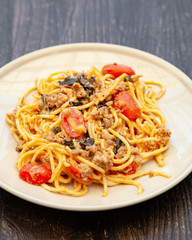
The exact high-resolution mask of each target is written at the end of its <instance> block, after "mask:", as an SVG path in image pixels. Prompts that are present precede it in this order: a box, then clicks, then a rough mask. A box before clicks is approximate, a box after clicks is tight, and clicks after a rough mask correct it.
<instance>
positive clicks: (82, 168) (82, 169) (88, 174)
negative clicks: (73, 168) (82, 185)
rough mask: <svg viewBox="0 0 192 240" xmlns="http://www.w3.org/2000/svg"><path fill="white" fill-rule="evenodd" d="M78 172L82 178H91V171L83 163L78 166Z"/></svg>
mask: <svg viewBox="0 0 192 240" xmlns="http://www.w3.org/2000/svg"><path fill="white" fill-rule="evenodd" d="M78 170H79V172H80V174H81V177H82V178H88V177H91V174H92V172H93V170H92V169H91V168H90V167H89V166H88V165H87V164H85V163H80V164H78Z"/></svg>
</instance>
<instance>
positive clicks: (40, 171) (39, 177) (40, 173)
mask: <svg viewBox="0 0 192 240" xmlns="http://www.w3.org/2000/svg"><path fill="white" fill-rule="evenodd" d="M51 175H52V171H51V170H50V169H49V168H47V167H46V166H45V165H43V164H32V163H31V164H25V165H24V166H23V167H22V168H21V169H20V171H19V177H20V178H21V179H22V180H23V181H25V182H27V183H30V184H33V185H40V184H43V183H47V182H48V181H49V179H50V178H51Z"/></svg>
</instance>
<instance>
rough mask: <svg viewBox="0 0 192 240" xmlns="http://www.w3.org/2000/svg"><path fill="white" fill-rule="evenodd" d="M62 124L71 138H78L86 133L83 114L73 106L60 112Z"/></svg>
mask: <svg viewBox="0 0 192 240" xmlns="http://www.w3.org/2000/svg"><path fill="white" fill-rule="evenodd" d="M61 121H62V126H63V128H64V130H65V131H66V133H67V134H68V135H69V136H70V137H72V138H79V137H81V136H83V135H84V134H85V133H86V127H85V119H84V117H83V114H82V113H81V112H80V111H79V110H77V109H75V108H66V109H65V110H64V111H63V112H62V114H61Z"/></svg>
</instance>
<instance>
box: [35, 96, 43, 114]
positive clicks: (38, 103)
mask: <svg viewBox="0 0 192 240" xmlns="http://www.w3.org/2000/svg"><path fill="white" fill-rule="evenodd" d="M36 107H37V109H39V110H40V111H41V110H42V109H43V100H42V99H41V98H40V99H39V100H38V101H37V103H36Z"/></svg>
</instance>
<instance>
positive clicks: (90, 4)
mask: <svg viewBox="0 0 192 240" xmlns="http://www.w3.org/2000/svg"><path fill="white" fill-rule="evenodd" d="M74 42H104V43H114V44H120V45H124V46H129V47H134V48H138V49H141V50H144V51H147V52H150V53H152V54H155V55H157V56H159V57H161V58H163V59H165V60H167V61H169V62H171V63H172V64H174V65H175V66H177V67H178V68H180V69H181V70H182V71H183V72H185V73H186V74H187V75H188V76H189V77H190V78H192V65H191V63H192V45H191V43H192V1H191V0H183V1H182V0H137V1H136V0H119V1H118V0H76V1H75V0H55V1H54V0H27V1H26V0H0V66H3V65H5V64H6V63H8V62H10V61H11V60H13V59H15V58H17V57H19V56H21V55H23V54H26V53H29V52H31V51H34V50H37V49H40V48H44V47H48V46H53V45H58V44H66V43H74ZM191 189H192V175H189V176H188V177H187V178H186V179H185V180H183V181H182V182H181V183H180V184H179V185H177V186H176V187H174V188H173V189H171V190H169V191H168V192H166V193H164V194H162V195H160V196H158V197H156V198H154V199H151V200H149V201H146V202H144V203H141V204H138V205H135V206H130V207H126V208H123V209H117V210H112V211H106V212H85V213H84V212H68V211H59V210H55V209H49V208H46V207H42V206H38V205H35V204H32V203H29V202H26V201H24V200H22V199H19V198H17V197H15V196H13V195H11V194H9V193H8V192H6V191H4V190H2V189H1V190H0V239H26V240H27V239H34V240H37V239H66V240H68V239H83V240H84V239H85V240H86V239H92V240H93V239H94V240H95V239H146V240H148V239H174V240H175V239H192V190H191Z"/></svg>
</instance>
